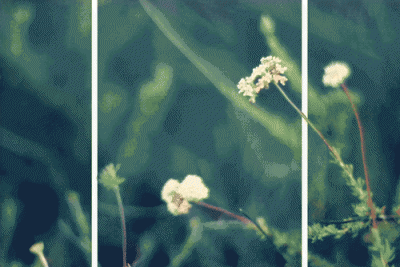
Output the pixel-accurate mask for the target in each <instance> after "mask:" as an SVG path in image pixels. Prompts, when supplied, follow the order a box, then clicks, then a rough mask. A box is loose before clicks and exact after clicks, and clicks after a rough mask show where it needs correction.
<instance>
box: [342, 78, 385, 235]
mask: <svg viewBox="0 0 400 267" xmlns="http://www.w3.org/2000/svg"><path fill="white" fill-rule="evenodd" d="M341 86H342V88H343V91H344V92H345V93H346V96H347V98H348V99H349V101H350V103H351V107H352V108H353V112H354V114H355V115H356V120H357V123H358V129H359V131H360V142H361V154H362V161H363V165H364V175H365V183H366V185H367V193H368V201H367V204H368V207H369V208H370V209H371V218H372V225H373V227H374V228H378V226H377V224H376V212H375V209H374V203H373V202H372V197H371V188H370V186H369V175H368V168H367V160H366V156H365V141H364V130H363V127H362V125H361V120H360V117H359V115H358V112H357V108H356V106H355V105H354V103H353V101H352V100H351V97H350V94H349V90H348V89H347V86H346V84H345V83H342V85H341Z"/></svg>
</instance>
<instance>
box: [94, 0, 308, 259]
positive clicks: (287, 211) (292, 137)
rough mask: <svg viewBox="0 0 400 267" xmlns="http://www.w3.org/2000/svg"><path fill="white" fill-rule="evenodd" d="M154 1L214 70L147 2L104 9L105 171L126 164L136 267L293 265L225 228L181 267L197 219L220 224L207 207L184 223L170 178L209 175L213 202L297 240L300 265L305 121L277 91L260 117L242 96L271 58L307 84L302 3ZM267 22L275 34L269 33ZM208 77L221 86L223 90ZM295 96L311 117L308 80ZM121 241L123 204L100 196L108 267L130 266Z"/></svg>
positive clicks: (292, 86)
mask: <svg viewBox="0 0 400 267" xmlns="http://www.w3.org/2000/svg"><path fill="white" fill-rule="evenodd" d="M151 3H152V4H153V5H154V6H155V7H156V8H157V10H159V12H161V13H162V15H160V16H159V17H158V19H160V21H159V23H160V24H159V25H160V26H159V27H162V28H164V29H167V30H169V31H170V33H171V32H172V35H169V37H170V38H175V39H173V40H174V41H176V42H177V43H176V44H178V45H180V47H181V48H185V47H186V48H188V49H187V50H186V52H187V55H189V56H192V58H191V59H190V60H192V62H194V63H195V64H200V65H201V64H203V65H201V66H203V67H199V68H200V70H199V68H197V67H196V66H195V65H194V64H193V63H192V62H191V61H190V60H188V58H187V57H186V56H185V55H184V54H183V53H182V52H181V51H180V50H179V49H178V48H177V47H176V46H175V45H174V44H173V43H172V42H171V41H170V40H169V39H168V38H167V37H166V35H165V34H164V33H163V32H162V31H161V30H160V29H159V28H158V27H157V26H156V24H155V23H154V22H153V20H152V19H151V18H150V16H149V15H148V14H147V13H146V12H145V10H144V8H143V7H142V6H141V4H140V3H139V2H138V1H127V2H124V3H114V2H113V1H104V2H101V3H100V7H99V37H98V40H99V113H98V114H99V116H98V117H99V171H100V170H101V169H102V168H104V167H105V166H106V165H107V164H109V163H114V164H122V166H121V169H120V170H119V172H118V175H119V176H122V177H125V178H126V182H125V183H124V184H122V186H121V192H122V199H123V201H124V204H125V207H126V217H127V231H128V233H127V234H128V262H129V263H132V262H133V261H134V260H135V259H136V258H138V257H139V256H140V259H141V261H140V264H138V266H285V265H287V266H290V263H289V260H287V259H284V258H283V256H282V255H281V254H280V253H277V252H276V250H275V251H274V249H272V248H273V245H272V244H271V241H265V242H264V241H260V240H259V238H257V236H256V233H255V232H254V231H250V230H243V229H242V230H240V229H236V228H235V227H236V226H235V227H234V226H232V228H230V227H231V226H229V225H228V223H223V222H221V225H222V226H221V227H222V228H226V229H225V230H224V229H221V230H207V231H206V230H204V231H203V232H202V234H201V236H202V238H201V240H200V241H198V242H195V244H194V245H193V246H192V247H190V249H188V250H189V251H190V252H189V254H188V255H186V256H182V258H181V260H180V261H176V260H177V255H179V254H180V253H181V252H182V251H185V249H186V247H185V242H186V240H187V239H188V238H189V236H190V235H191V231H192V230H191V229H192V228H191V227H190V221H191V220H192V219H194V218H197V219H199V220H200V221H201V223H207V222H212V221H213V220H216V219H217V218H215V216H212V215H213V214H210V213H207V212H204V211H205V210H204V209H200V208H198V207H193V209H192V210H191V212H190V213H189V214H188V215H185V216H179V217H174V216H172V215H170V214H168V212H167V208H166V205H165V203H164V202H163V201H162V200H161V196H160V194H161V189H162V187H163V185H164V183H165V182H166V181H167V180H168V179H170V178H174V179H178V180H180V181H182V180H183V178H184V177H185V176H186V175H189V174H196V175H199V176H201V177H202V178H203V180H204V183H205V184H206V185H207V186H208V187H209V189H210V197H209V199H207V200H205V202H207V203H209V204H211V205H215V206H218V207H221V208H224V209H227V210H229V211H231V212H234V213H239V208H243V209H244V210H245V211H246V213H248V214H249V215H250V216H251V217H253V218H256V217H263V218H265V219H266V221H267V225H269V226H270V227H273V228H275V229H278V230H280V231H282V232H284V233H295V234H292V239H293V240H296V242H297V244H296V246H297V249H298V250H297V253H298V255H297V256H299V254H300V235H299V233H300V226H301V209H300V207H301V198H300V196H301V177H300V173H301V172H300V165H301V157H300V147H301V146H300V140H301V139H300V138H301V127H300V118H299V115H298V114H296V113H295V111H294V110H293V109H292V108H291V107H290V105H289V104H288V103H286V102H285V100H284V98H283V97H282V96H281V95H280V93H279V92H278V91H277V89H276V88H274V86H273V85H271V89H270V90H265V92H262V93H261V94H260V97H258V98H257V102H256V104H255V105H256V107H255V106H252V105H250V104H249V103H248V98H247V97H243V96H241V95H238V93H237V92H238V89H237V88H236V84H237V83H238V81H239V80H240V78H243V77H246V76H249V75H250V74H251V71H252V69H253V68H255V67H256V66H258V65H259V64H260V59H261V57H266V56H268V55H271V54H272V55H274V56H279V57H281V59H282V60H283V62H286V63H287V64H289V63H290V64H291V65H290V70H288V76H289V75H293V76H295V75H294V73H295V74H297V75H299V73H300V69H299V67H298V66H300V58H301V28H300V25H301V23H300V21H301V20H300V16H301V12H300V1H296V3H293V2H287V1H286V2H285V1H284V2H279V3H276V2H275V1H269V2H265V1H259V2H257V1H253V2H251V3H249V1H202V0H199V1H152V2H151ZM285 14H290V15H288V16H286V15H285ZM262 15H264V16H269V18H270V20H271V21H272V22H273V23H274V24H275V32H272V33H269V34H267V33H263V30H262V27H261V25H262V20H261V16H262ZM153 18H154V17H153ZM171 29H172V30H171ZM177 35H178V36H180V38H178V37H176V36H177ZM182 40H183V42H181V41H182ZM269 43H271V44H272V46H271V45H269ZM188 51H189V52H188ZM200 65H198V66H200ZM204 66H205V67H204ZM201 71H203V73H202V72H201ZM206 77H219V78H217V79H216V80H214V81H212V82H213V83H212V82H210V80H209V79H207V78H206ZM298 77H299V76H298ZM284 90H285V91H286V92H287V93H288V94H289V96H290V97H291V98H292V99H293V101H294V102H295V103H296V104H297V105H298V106H299V107H300V103H301V94H300V93H299V90H300V79H299V78H297V80H296V79H295V80H292V82H290V81H289V82H288V84H287V86H284ZM257 112H258V113H257ZM260 114H261V115H260ZM229 219H230V218H228V217H226V216H225V217H222V218H220V220H229ZM201 225H202V226H204V229H206V224H201ZM207 229H208V228H207ZM296 238H297V239H296ZM288 242H289V241H283V242H282V244H286V245H287V244H288ZM121 243H122V236H121V226H120V219H119V217H118V209H117V206H116V199H115V196H114V195H113V194H112V192H110V191H107V190H106V189H104V188H102V187H101V186H100V187H99V260H100V263H101V264H102V266H115V265H121V263H122V250H121ZM138 251H140V253H139V252H138ZM292 258H294V256H293V257H292ZM297 260H298V259H297ZM292 261H293V262H294V260H292ZM176 262H179V264H176ZM293 262H292V264H293ZM174 264H176V265H174ZM293 266H296V265H293Z"/></svg>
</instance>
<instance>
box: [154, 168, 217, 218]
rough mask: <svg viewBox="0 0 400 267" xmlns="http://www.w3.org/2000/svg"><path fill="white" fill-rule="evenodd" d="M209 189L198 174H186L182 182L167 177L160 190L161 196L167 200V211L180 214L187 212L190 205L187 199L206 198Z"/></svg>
mask: <svg viewBox="0 0 400 267" xmlns="http://www.w3.org/2000/svg"><path fill="white" fill-rule="evenodd" d="M209 191H210V190H209V189H208V188H207V187H206V186H205V185H204V184H203V180H202V179H201V178H200V177H199V176H196V175H188V176H186V178H185V179H184V180H183V181H182V183H179V182H178V181H177V180H175V179H169V180H168V181H167V182H166V183H165V185H164V187H163V189H162V191H161V197H162V199H163V200H164V201H165V202H167V207H168V210H169V212H171V213H172V214H174V215H180V214H186V213H188V212H189V210H190V208H191V207H192V206H191V205H190V203H189V201H193V202H198V201H200V200H202V199H205V198H208V193H209Z"/></svg>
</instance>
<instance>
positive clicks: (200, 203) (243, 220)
mask: <svg viewBox="0 0 400 267" xmlns="http://www.w3.org/2000/svg"><path fill="white" fill-rule="evenodd" d="M196 204H197V205H200V206H203V207H206V208H209V209H212V210H216V211H219V212H223V213H225V214H226V215H228V216H231V217H232V218H235V219H237V220H239V221H241V222H243V223H244V224H248V223H252V222H251V221H250V220H249V219H247V218H246V217H243V216H239V215H236V214H234V213H232V212H229V211H227V210H224V209H221V208H219V207H216V206H213V205H210V204H207V203H204V202H201V201H199V202H196Z"/></svg>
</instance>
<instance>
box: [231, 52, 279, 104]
mask: <svg viewBox="0 0 400 267" xmlns="http://www.w3.org/2000/svg"><path fill="white" fill-rule="evenodd" d="M280 62H281V60H280V59H279V58H277V57H273V56H268V57H263V58H261V64H260V65H259V66H258V67H256V68H254V69H253V72H252V74H251V75H250V76H249V77H246V78H242V79H241V80H240V81H239V84H238V86H237V87H238V88H239V94H240V93H243V95H244V96H250V102H252V103H254V102H256V95H257V94H258V93H259V92H260V90H261V89H263V88H266V89H268V88H269V84H270V83H271V82H272V81H274V82H275V83H276V84H278V83H279V82H280V83H281V84H282V85H285V82H286V81H287V78H286V77H284V76H282V75H281V74H283V73H284V72H285V71H286V70H287V68H286V67H282V66H281V65H280V64H279V63H280Z"/></svg>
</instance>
